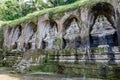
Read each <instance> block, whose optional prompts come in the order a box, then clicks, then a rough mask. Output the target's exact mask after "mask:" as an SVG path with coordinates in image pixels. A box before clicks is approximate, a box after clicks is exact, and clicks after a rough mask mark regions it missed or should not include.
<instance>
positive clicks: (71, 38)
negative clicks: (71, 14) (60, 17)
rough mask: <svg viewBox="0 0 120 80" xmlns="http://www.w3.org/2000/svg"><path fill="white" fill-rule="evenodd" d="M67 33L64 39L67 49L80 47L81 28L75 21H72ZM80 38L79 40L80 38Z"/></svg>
mask: <svg viewBox="0 0 120 80" xmlns="http://www.w3.org/2000/svg"><path fill="white" fill-rule="evenodd" d="M67 27H68V28H67V29H66V31H65V35H63V38H64V40H65V43H66V46H65V49H69V48H76V47H77V44H79V45H80V28H79V25H78V23H77V21H76V20H75V19H73V20H72V22H71V23H70V26H67ZM78 37H79V38H78Z"/></svg>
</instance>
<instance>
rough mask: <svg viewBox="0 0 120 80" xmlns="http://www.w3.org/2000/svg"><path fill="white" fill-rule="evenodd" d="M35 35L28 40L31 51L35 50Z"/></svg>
mask: <svg viewBox="0 0 120 80" xmlns="http://www.w3.org/2000/svg"><path fill="white" fill-rule="evenodd" d="M36 37H37V36H36V33H34V34H33V36H32V38H31V39H30V40H29V43H30V44H31V49H33V50H34V49H36Z"/></svg>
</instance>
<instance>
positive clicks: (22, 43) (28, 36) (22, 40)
mask: <svg viewBox="0 0 120 80" xmlns="http://www.w3.org/2000/svg"><path fill="white" fill-rule="evenodd" d="M36 31H37V27H36V25H35V24H34V23H32V22H30V23H27V24H26V25H25V27H24V28H23V29H22V32H21V36H20V37H19V39H18V40H17V50H19V51H25V50H29V49H32V48H33V46H35V45H33V43H35V40H36V38H35V37H34V36H35V33H36ZM33 39H34V41H33ZM34 49H35V48H34Z"/></svg>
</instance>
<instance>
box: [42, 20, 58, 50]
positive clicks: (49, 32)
mask: <svg viewBox="0 0 120 80" xmlns="http://www.w3.org/2000/svg"><path fill="white" fill-rule="evenodd" d="M43 31H44V32H42V34H43V36H42V49H46V50H49V49H56V45H55V40H56V39H57V33H58V28H57V24H56V22H55V21H51V22H49V21H47V22H46V23H45V25H44V30H43Z"/></svg>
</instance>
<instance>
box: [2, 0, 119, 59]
mask: <svg viewBox="0 0 120 80" xmlns="http://www.w3.org/2000/svg"><path fill="white" fill-rule="evenodd" d="M102 1H103V2H99V3H96V4H94V5H92V6H89V5H84V6H81V7H78V8H77V9H74V10H71V11H70V10H68V11H66V12H62V13H56V14H53V15H52V14H51V15H52V16H51V15H50V13H46V14H44V15H43V16H41V17H39V18H38V20H36V21H37V22H29V21H28V22H27V23H22V24H19V25H17V26H16V27H11V26H8V27H6V29H5V31H4V46H5V47H7V48H8V49H11V50H18V51H24V52H26V51H29V50H38V49H42V50H61V49H72V48H74V49H78V50H79V49H83V50H86V53H88V58H89V56H90V53H92V49H94V48H101V47H108V49H107V51H108V53H114V52H115V49H114V47H116V46H117V47H118V46H120V13H119V12H120V10H119V9H120V8H119V6H118V2H117V0H112V1H111V0H102ZM61 15H62V16H61ZM56 17H57V18H56ZM118 49H119V48H118ZM97 53H99V52H97ZM110 55H111V54H110ZM112 55H113V54H112ZM113 57H114V55H113ZM111 59H113V58H111Z"/></svg>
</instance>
